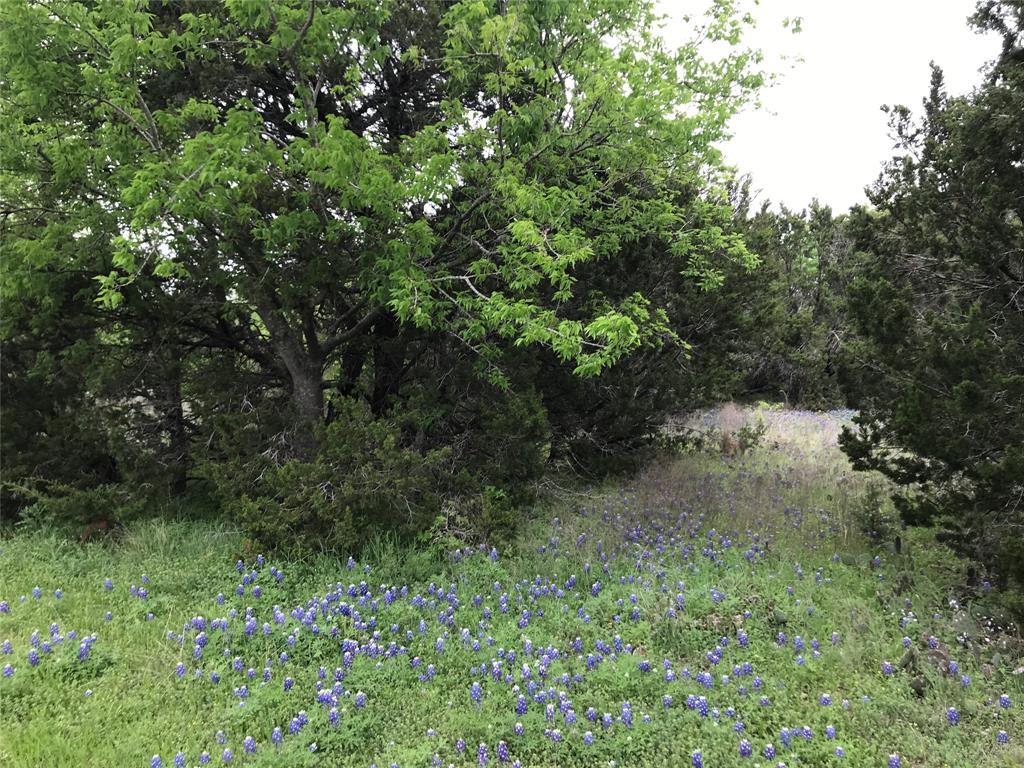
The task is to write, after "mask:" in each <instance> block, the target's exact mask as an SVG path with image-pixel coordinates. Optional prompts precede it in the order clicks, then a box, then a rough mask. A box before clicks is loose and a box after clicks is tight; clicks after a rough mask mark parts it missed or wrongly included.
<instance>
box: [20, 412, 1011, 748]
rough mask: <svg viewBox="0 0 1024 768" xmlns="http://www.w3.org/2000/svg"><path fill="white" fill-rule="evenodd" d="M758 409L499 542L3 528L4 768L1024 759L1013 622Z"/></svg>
mask: <svg viewBox="0 0 1024 768" xmlns="http://www.w3.org/2000/svg"><path fill="white" fill-rule="evenodd" d="M737 413H738V412H737V411H735V410H733V411H732V412H731V413H730V412H725V413H723V412H716V413H711V414H708V415H707V416H706V417H705V418H703V419H698V420H697V423H698V424H699V425H702V426H704V427H707V426H709V425H713V424H719V425H721V424H722V423H723V421H725V422H727V421H729V420H730V419H733V420H735V419H737V418H739V419H741V420H742V419H747V418H750V416H751V414H750V413H739V415H737ZM759 416H760V417H761V418H763V419H764V420H765V423H766V426H767V432H766V434H765V435H764V437H763V439H762V441H761V443H760V444H759V445H758V446H757V447H755V448H753V449H751V450H749V451H747V452H745V453H743V454H742V455H739V456H736V457H722V456H720V455H718V454H717V453H715V452H697V453H690V454H686V455H679V456H677V457H674V458H671V459H665V460H663V461H661V462H659V463H657V464H656V465H654V466H651V467H649V468H648V469H647V470H646V471H644V472H643V473H642V474H640V475H639V476H637V477H636V478H634V479H633V480H632V481H631V482H629V483H623V484H621V485H616V486H607V487H601V488H597V489H592V490H588V491H585V492H584V491H574V492H570V491H564V492H562V493H561V494H560V496H559V498H558V500H557V501H554V502H552V501H548V502H547V503H545V504H543V505H539V506H538V507H537V508H535V509H531V510H524V511H523V514H524V516H526V517H528V520H527V521H526V522H524V524H523V525H522V526H521V530H520V533H519V535H518V537H517V539H516V540H515V542H513V543H512V544H510V545H508V546H506V547H503V548H500V549H498V548H493V547H491V546H488V545H473V546H465V545H463V546H461V547H460V546H457V545H456V544H455V543H454V542H453V543H452V545H451V546H448V547H440V546H437V545H436V543H435V545H434V546H426V545H425V546H423V547H419V548H410V547H403V546H399V545H397V544H396V543H395V542H394V541H393V540H390V539H388V538H387V537H385V536H381V537H378V538H377V539H376V540H375V541H374V544H373V545H372V546H371V547H370V548H369V549H368V550H367V551H365V552H363V553H362V556H361V559H360V560H359V561H356V560H355V559H352V558H347V559H346V557H344V556H341V557H338V556H336V555H334V556H332V555H328V554H322V555H319V556H315V557H308V558H305V559H292V560H280V559H276V558H272V557H269V556H268V557H266V558H264V557H263V556H260V557H257V558H255V559H247V560H242V559H240V552H241V551H242V535H241V534H240V533H239V532H237V531H234V530H232V529H230V528H228V527H225V526H223V525H213V524H203V523H196V522H192V521H181V522H168V521H152V522H148V523H145V524H139V525H135V526H131V527H129V528H128V530H127V531H126V532H125V535H124V537H123V539H122V540H120V541H117V542H111V541H106V542H94V543H87V544H80V543H78V542H77V541H75V542H70V541H68V540H66V539H61V538H58V537H56V536H48V535H43V534H30V533H25V532H17V533H13V534H8V535H6V536H5V538H4V539H3V540H2V542H0V547H2V553H0V600H2V602H0V641H2V642H3V646H2V656H0V665H2V667H3V674H2V677H0V709H2V722H3V727H2V728H0V765H4V766H32V767H36V766H55V767H56V766H139V767H140V768H146V767H147V766H149V767H158V766H195V765H206V764H209V765H216V766H221V765H233V766H234V765H238V766H304V765H305V766H312V765H328V766H354V767H358V768H368V767H370V766H376V767H377V768H385V766H400V767H401V768H411V767H412V766H477V765H479V766H483V765H502V764H507V765H510V766H513V765H515V766H530V767H536V768H541V767H542V766H609V768H620V767H621V768H625V767H627V766H693V768H702V767H705V768H716V767H718V766H747V765H749V766H752V767H753V766H759V767H762V766H763V767H772V766H789V767H790V768H795V767H796V766H849V767H850V768H886V767H887V768H911V767H913V768H918V767H920V768H924V767H926V766H927V767H935V768H938V767H939V766H948V767H951V768H960V767H964V768H968V767H969V768H976V767H977V768H982V767H986V766H991V767H995V766H1005V767H1007V768H1008V767H1010V766H1021V765H1024V746H1022V742H1021V739H1022V734H1021V726H1022V725H1024V716H1022V714H1021V707H1022V705H1024V674H1022V673H1024V666H1022V664H1024V661H1021V655H1022V651H1021V647H1022V646H1021V641H1020V635H1019V630H1018V629H1016V628H1014V627H1012V626H992V621H991V619H983V618H982V615H983V614H984V615H985V616H991V615H992V611H988V610H983V608H987V606H988V603H987V601H988V598H989V596H988V595H987V593H986V591H985V586H984V585H983V586H981V587H979V588H978V590H977V591H976V592H972V593H966V592H964V591H962V590H961V587H960V586H959V585H961V584H963V583H964V581H965V579H964V571H963V569H964V565H963V563H962V561H959V560H957V559H956V558H954V557H953V555H952V554H951V553H949V552H948V551H947V550H945V548H944V547H942V546H941V545H939V544H937V543H936V542H935V541H934V540H933V538H932V537H931V535H930V534H929V533H928V532H927V531H905V532H902V534H901V546H900V547H899V548H897V547H895V546H894V545H893V544H892V541H891V537H888V536H878V537H872V536H870V535H865V531H864V529H865V526H866V523H865V521H868V522H870V521H872V520H874V519H875V518H876V517H877V519H878V520H879V521H881V522H883V523H884V522H885V519H886V515H885V510H884V507H885V504H886V502H885V501H884V493H882V492H881V491H880V490H879V489H880V488H881V485H880V484H881V482H882V481H881V480H880V479H879V478H873V477H870V476H865V475H861V474H854V473H853V472H852V471H851V470H850V468H849V466H848V464H847V462H846V459H845V458H844V457H843V455H842V454H841V453H840V452H839V450H838V448H837V447H836V445H835V438H836V435H837V432H838V428H839V425H840V424H841V423H842V421H843V420H844V419H846V418H848V416H849V414H845V413H832V414H819V413H809V412H798V411H764V412H762V413H760V414H759ZM873 508H877V509H875V510H874V511H876V512H878V514H877V515H876V516H873V515H872V514H871V513H872V510H873ZM868 533H870V531H869V532H868ZM879 533H881V532H879ZM897 549H898V551H897Z"/></svg>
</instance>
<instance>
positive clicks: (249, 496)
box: [200, 400, 448, 551]
mask: <svg viewBox="0 0 1024 768" xmlns="http://www.w3.org/2000/svg"><path fill="white" fill-rule="evenodd" d="M339 411H340V412H339V415H338V416H337V417H336V418H335V420H334V421H333V422H331V423H330V424H328V425H326V426H324V427H322V428H320V429H319V430H317V434H316V435H315V443H316V452H315V453H314V454H313V455H312V457H310V458H305V457H302V456H300V455H297V454H296V453H295V452H294V451H293V445H292V443H294V439H293V438H292V439H291V440H289V439H287V438H282V440H281V443H280V446H281V450H280V451H279V452H275V451H270V450H265V451H263V452H262V453H259V454H253V453H250V452H244V453H239V454H236V455H232V456H229V457H227V458H226V459H225V460H224V461H222V462H217V461H210V462H208V463H205V464H204V465H203V466H202V467H201V468H200V472H201V474H203V475H204V476H205V477H206V478H208V479H209V481H210V482H211V483H212V484H213V487H214V488H215V493H216V495H217V497H218V499H219V501H220V503H221V505H222V507H223V509H224V511H225V512H226V513H227V514H228V515H230V516H231V517H232V518H233V519H234V520H235V521H237V522H238V524H239V525H241V526H242V527H243V528H244V529H245V531H246V532H247V533H248V534H249V536H250V537H251V539H252V542H253V544H255V545H260V546H264V547H293V548H310V547H313V548H327V549H339V550H343V551H354V550H356V549H357V548H358V547H360V546H361V545H362V544H364V543H365V542H366V541H368V540H369V539H370V537H371V536H372V535H373V534H374V533H375V532H379V531H383V530H389V531H394V532H396V533H397V534H398V535H400V536H401V535H408V534H411V533H413V532H415V531H417V530H420V529H421V528H423V527H424V526H426V525H427V524H429V522H430V520H432V519H433V517H434V515H435V514H436V513H437V510H438V508H439V505H440V491H441V488H442V485H443V483H442V479H443V475H442V472H441V467H442V464H443V462H444V460H445V458H446V456H447V455H448V451H446V450H435V451H430V452H427V453H424V454H421V453H419V452H417V451H414V450H412V449H410V448H407V447H403V446H402V444H401V442H400V431H399V429H398V427H397V426H396V425H395V424H394V423H393V422H391V421H389V420H385V419H375V418H373V416H372V414H370V412H369V409H368V408H367V407H366V406H365V405H363V404H361V403H359V402H357V401H354V400H348V401H343V402H342V405H341V406H340V409H339Z"/></svg>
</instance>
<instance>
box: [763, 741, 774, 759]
mask: <svg viewBox="0 0 1024 768" xmlns="http://www.w3.org/2000/svg"><path fill="white" fill-rule="evenodd" d="M764 756H765V758H767V759H768V760H771V759H773V758H774V757H775V746H774V745H773V744H765V745H764Z"/></svg>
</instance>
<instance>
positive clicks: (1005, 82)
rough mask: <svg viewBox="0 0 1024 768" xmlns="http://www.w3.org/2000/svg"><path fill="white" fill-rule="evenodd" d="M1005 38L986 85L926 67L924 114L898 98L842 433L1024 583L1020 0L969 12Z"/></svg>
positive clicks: (969, 546) (865, 461)
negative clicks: (973, 87) (956, 89)
mask: <svg viewBox="0 0 1024 768" xmlns="http://www.w3.org/2000/svg"><path fill="white" fill-rule="evenodd" d="M976 21H977V23H979V24H980V25H981V26H982V27H983V28H988V29H992V30H995V31H998V32H1000V33H1001V34H1002V35H1003V37H1004V47H1003V51H1002V54H1001V56H1000V57H999V58H998V59H997V60H996V61H995V62H994V64H993V66H992V69H991V72H990V74H989V76H988V79H987V81H986V83H985V85H984V86H983V87H982V88H980V89H979V90H977V91H976V92H975V93H973V94H971V95H969V96H963V97H950V96H948V95H947V94H946V93H945V90H944V87H943V81H942V75H941V72H939V70H937V69H936V70H934V71H933V77H932V89H931V95H930V97H929V98H928V100H927V101H926V102H925V105H924V114H923V116H922V117H921V119H920V121H918V122H915V121H914V120H913V119H912V117H911V115H910V112H909V110H907V109H905V108H902V107H899V108H896V109H895V110H893V112H892V122H893V128H894V131H895V134H896V135H897V136H898V138H899V140H900V145H899V147H900V149H901V150H902V151H903V152H904V154H903V155H902V156H900V157H897V158H896V159H895V160H894V161H893V162H892V163H891V164H890V166H889V167H888V168H887V170H886V173H885V174H884V175H883V177H882V178H881V179H880V180H879V182H878V184H877V185H876V187H875V188H874V190H873V192H872V202H873V203H874V204H875V206H876V208H877V210H875V211H868V210H860V211H857V212H855V213H854V215H853V216H852V217H851V222H850V231H851V233H852V237H853V239H854V243H855V247H856V249H857V250H858V251H859V256H858V258H859V261H860V265H859V267H858V277H857V279H856V280H855V281H854V283H853V285H852V286H851V291H850V297H849V309H850V314H851V316H852V317H853V319H854V322H855V329H856V331H857V339H856V341H855V343H852V344H851V345H850V346H849V348H848V350H847V352H846V365H845V366H844V372H845V377H846V379H847V387H848V390H849V391H850V392H851V393H853V394H854V397H855V400H856V402H857V404H858V405H859V406H860V409H861V412H860V415H859V416H858V418H857V419H856V429H855V430H850V431H848V432H847V434H846V435H844V441H843V447H844V449H845V450H846V451H847V453H848V454H849V455H850V457H851V458H852V460H853V462H854V466H855V467H857V468H858V469H878V470H880V471H882V472H884V473H885V474H887V475H888V476H889V477H891V478H892V479H894V480H895V481H896V482H897V483H899V484H900V485H902V486H905V487H906V488H907V489H908V492H907V493H905V494H902V495H901V496H900V498H898V500H897V503H898V506H899V509H900V512H901V514H902V516H903V519H904V520H905V521H906V522H908V523H910V524H915V525H916V524H924V525H937V526H939V527H940V529H941V531H942V538H943V540H945V541H948V542H949V543H951V544H952V545H953V546H955V547H956V548H957V549H958V550H959V551H960V552H962V553H964V554H967V555H969V556H972V557H974V558H976V559H977V560H978V561H980V562H981V563H982V564H984V565H985V566H986V567H988V568H989V569H991V571H992V573H993V575H994V576H995V578H997V579H998V580H999V582H1000V583H1003V584H1007V583H1011V582H1016V583H1017V584H1024V549H1022V544H1021V541H1022V539H1021V537H1020V535H1019V532H1020V528H1021V525H1024V505H1022V504H1021V503H1020V501H1021V497H1022V494H1024V484H1022V478H1024V448H1022V446H1024V376H1022V374H1021V372H1022V371H1024V303H1022V297H1024V262H1022V261H1021V254H1022V253H1024V227H1022V225H1021V216H1020V213H1021V212H1020V201H1021V199H1024V170H1022V169H1024V158H1022V155H1021V152H1022V149H1021V144H1020V141H1019V137H1020V136H1021V135H1022V132H1024V67H1022V65H1021V56H1022V53H1021V47H1020V34H1021V30H1022V27H1021V24H1022V17H1021V14H1020V8H1019V4H1016V3H986V4H983V5H982V6H980V10H979V14H978V16H977V17H976Z"/></svg>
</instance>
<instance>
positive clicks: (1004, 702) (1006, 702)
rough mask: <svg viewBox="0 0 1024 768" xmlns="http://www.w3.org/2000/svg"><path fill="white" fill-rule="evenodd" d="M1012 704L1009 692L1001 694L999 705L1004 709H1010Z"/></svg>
mask: <svg viewBox="0 0 1024 768" xmlns="http://www.w3.org/2000/svg"><path fill="white" fill-rule="evenodd" d="M1010 704H1011V702H1010V697H1009V696H1008V695H1007V694H1005V693H1004V694H1001V695H1000V696H999V706H1000V707H1002V708H1003V709H1009V708H1010Z"/></svg>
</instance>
